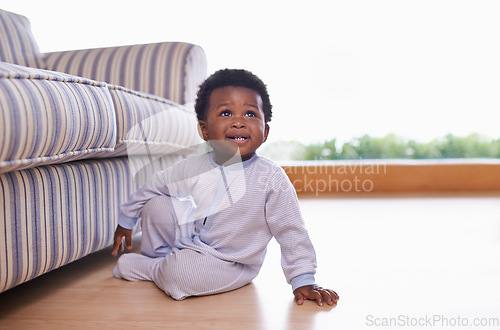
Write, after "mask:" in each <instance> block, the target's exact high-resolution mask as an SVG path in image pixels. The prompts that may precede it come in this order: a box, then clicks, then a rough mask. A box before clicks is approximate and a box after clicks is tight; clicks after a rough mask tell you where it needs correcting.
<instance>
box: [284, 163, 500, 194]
mask: <svg viewBox="0 0 500 330" xmlns="http://www.w3.org/2000/svg"><path fill="white" fill-rule="evenodd" d="M281 165H282V167H283V168H284V170H285V172H286V173H287V175H288V176H289V178H290V180H291V182H292V183H293V185H294V187H295V189H296V190H297V193H298V194H310V193H314V194H316V195H319V194H323V193H370V192H465V191H467V192H481V191H500V160H499V159H444V160H359V161H300V162H287V163H282V164H281Z"/></svg>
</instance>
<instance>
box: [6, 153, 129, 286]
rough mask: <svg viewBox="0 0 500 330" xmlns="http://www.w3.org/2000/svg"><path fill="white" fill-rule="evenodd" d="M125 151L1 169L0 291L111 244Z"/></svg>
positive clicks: (122, 197) (125, 189)
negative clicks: (119, 154) (110, 155)
mask: <svg viewBox="0 0 500 330" xmlns="http://www.w3.org/2000/svg"><path fill="white" fill-rule="evenodd" d="M136 189H137V184H136V183H135V182H134V179H133V175H132V174H131V171H130V167H129V160H128V159H127V157H121V158H112V159H100V160H88V161H79V162H74V163H66V164H60V165H49V166H41V167H36V168H32V169H27V170H22V171H15V172H9V173H4V174H0V201H1V203H3V205H2V206H1V207H0V233H2V236H1V237H0V292H3V291H5V290H8V289H9V288H12V287H14V286H16V285H19V284H21V283H24V282H26V281H28V280H31V279H33V278H35V277H37V276H39V275H41V274H44V273H47V272H49V271H51V270H53V269H56V268H58V267H60V266H63V265H65V264H68V263H70V262H72V261H74V260H77V259H80V258H82V257H84V256H86V255H88V254H90V253H93V252H95V251H98V250H101V249H103V248H105V247H107V246H109V245H110V244H112V240H113V233H114V230H115V228H116V225H117V219H118V213H119V206H120V205H121V204H122V203H123V202H124V201H126V200H127V198H128V197H129V196H130V194H131V193H132V192H133V191H134V190H136Z"/></svg>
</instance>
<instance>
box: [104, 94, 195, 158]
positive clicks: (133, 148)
mask: <svg viewBox="0 0 500 330" xmlns="http://www.w3.org/2000/svg"><path fill="white" fill-rule="evenodd" d="M109 87H110V93H111V97H112V99H113V103H114V104H115V109H116V117H117V143H116V147H115V151H114V152H113V153H106V155H105V156H107V157H110V156H124V155H127V154H128V155H129V156H133V155H150V156H151V155H154V156H164V155H168V154H171V153H186V152H190V151H189V148H190V147H192V146H198V145H199V144H200V143H202V142H203V141H202V139H201V137H200V135H199V134H198V133H197V132H198V131H197V120H196V115H195V112H194V108H192V107H188V106H182V105H178V104H176V103H173V102H171V101H169V100H167V99H164V98H160V97H156V96H153V95H149V94H144V93H139V92H136V91H132V90H129V89H126V88H123V87H119V86H109Z"/></svg>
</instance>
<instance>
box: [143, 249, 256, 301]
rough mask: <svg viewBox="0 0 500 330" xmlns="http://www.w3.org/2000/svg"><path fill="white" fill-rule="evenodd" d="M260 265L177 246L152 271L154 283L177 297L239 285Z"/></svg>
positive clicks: (221, 290) (212, 292) (227, 288)
mask: <svg viewBox="0 0 500 330" xmlns="http://www.w3.org/2000/svg"><path fill="white" fill-rule="evenodd" d="M258 271H259V267H256V268H255V267H252V266H249V265H243V264H239V263H236V262H230V261H225V260H221V259H218V258H216V257H214V256H212V255H210V254H207V253H206V252H201V251H195V250H191V249H183V250H174V251H173V253H172V254H170V255H168V256H166V257H165V258H161V261H160V262H158V264H156V265H155V267H154V270H153V272H152V274H151V277H152V278H153V281H154V282H155V284H156V285H157V286H158V287H159V288H160V289H162V290H163V291H165V293H167V294H168V295H169V296H171V297H172V298H174V299H176V300H182V299H184V298H187V297H189V296H201V295H211V294H216V293H221V292H227V291H231V290H235V289H238V288H240V287H242V286H244V285H246V284H248V283H250V282H251V281H252V280H253V279H254V278H255V276H257V274H258Z"/></svg>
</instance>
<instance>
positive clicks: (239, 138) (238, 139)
mask: <svg viewBox="0 0 500 330" xmlns="http://www.w3.org/2000/svg"><path fill="white" fill-rule="evenodd" d="M227 138H228V139H230V140H232V141H234V142H236V143H244V142H245V141H246V140H248V138H247V137H244V136H228V137H227Z"/></svg>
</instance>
